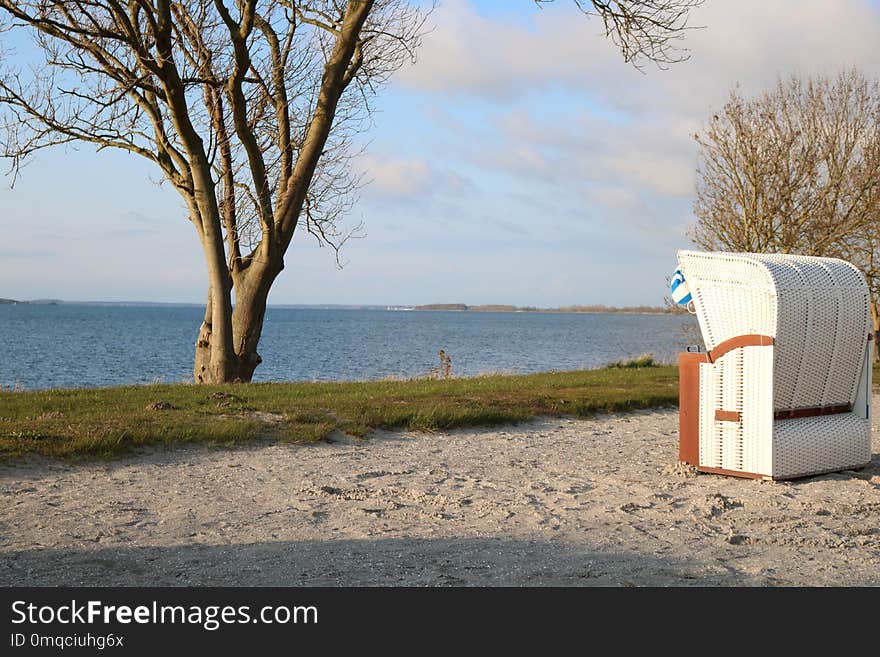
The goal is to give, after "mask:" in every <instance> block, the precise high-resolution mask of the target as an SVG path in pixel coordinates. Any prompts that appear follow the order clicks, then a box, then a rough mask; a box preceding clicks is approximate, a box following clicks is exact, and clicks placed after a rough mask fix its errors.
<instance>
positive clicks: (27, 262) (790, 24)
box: [0, 0, 880, 307]
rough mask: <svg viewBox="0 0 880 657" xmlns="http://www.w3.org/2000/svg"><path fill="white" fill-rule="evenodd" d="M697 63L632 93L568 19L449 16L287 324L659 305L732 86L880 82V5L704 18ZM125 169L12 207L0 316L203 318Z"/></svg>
mask: <svg viewBox="0 0 880 657" xmlns="http://www.w3.org/2000/svg"><path fill="white" fill-rule="evenodd" d="M691 23H692V24H693V25H696V26H701V29H696V30H693V31H691V32H690V33H689V34H688V35H687V38H686V40H685V42H684V44H683V45H685V46H687V47H688V48H689V49H690V59H689V60H688V61H686V62H682V63H678V64H674V65H672V66H671V67H670V68H669V69H668V70H659V69H658V68H657V67H655V66H653V65H651V64H647V65H645V67H644V71H643V72H640V71H638V70H636V69H635V68H633V67H632V66H631V65H629V64H626V63H624V62H623V60H622V57H621V55H620V52H619V51H618V50H617V49H616V48H615V46H614V45H613V44H612V43H611V42H610V41H608V40H606V39H604V38H603V37H602V36H601V25H600V24H599V22H598V21H597V19H595V18H588V17H586V16H584V15H583V14H581V13H580V12H579V11H578V10H577V9H576V8H575V6H574V3H573V2H572V1H570V0H558V1H557V2H556V3H555V4H550V5H546V6H544V7H543V8H538V7H536V6H535V4H534V3H533V2H531V1H530V0H443V2H442V3H441V4H440V6H439V7H438V8H437V9H436V10H435V11H434V13H433V14H432V15H431V17H430V19H429V24H430V27H431V32H430V33H429V34H427V35H426V36H425V38H424V41H423V44H422V47H421V49H420V50H419V54H418V61H417V63H416V64H415V65H413V66H407V67H406V68H404V69H403V70H401V71H400V72H399V73H398V74H397V75H396V76H395V77H394V79H393V80H392V81H391V83H390V84H389V86H388V87H387V88H386V89H385V90H384V91H383V92H382V94H381V95H380V97H379V98H378V99H377V102H376V109H377V112H376V115H375V125H374V126H373V128H372V129H371V130H370V132H369V134H368V136H367V141H368V143H367V148H366V152H365V154H364V155H363V156H362V157H361V158H360V159H359V160H358V163H357V166H358V167H359V168H360V169H361V170H362V171H363V172H364V174H365V176H366V178H368V179H369V180H370V181H371V182H370V184H369V185H368V186H367V187H366V188H365V189H363V190H362V192H361V195H360V200H359V202H358V204H357V205H356V207H355V208H354V210H353V212H352V214H351V216H350V217H349V218H348V220H347V221H348V222H349V223H350V224H351V225H354V224H357V223H358V222H361V221H362V222H363V223H364V226H365V230H364V236H363V238H362V239H358V240H353V241H350V242H349V243H348V244H347V245H346V246H345V248H344V250H343V252H342V260H343V262H345V266H344V267H343V268H342V269H338V268H337V267H336V263H335V259H334V256H333V253H332V252H331V251H330V249H328V248H318V247H317V246H316V245H315V243H314V241H313V239H311V238H310V237H309V236H307V235H305V234H300V235H298V236H297V237H295V238H294V242H293V244H292V246H291V249H290V251H288V254H287V258H286V268H285V270H284V272H283V273H282V274H281V276H280V277H279V279H278V280H277V281H276V282H275V285H274V286H273V289H272V292H271V294H270V298H269V301H270V303H275V304H300V303H302V304H388V305H411V304H421V303H467V304H480V303H503V304H514V305H521V306H525V305H531V306H541V307H552V306H560V305H570V304H598V303H601V304H606V305H616V306H626V305H641V304H647V305H660V304H661V303H662V300H663V295H664V294H665V292H666V278H667V276H668V275H669V274H670V273H671V271H672V270H673V269H674V268H675V253H676V250H677V249H680V248H688V247H689V246H690V243H689V240H688V237H687V230H688V227H689V226H690V225H691V224H692V223H693V222H694V217H693V214H692V206H693V198H694V185H695V180H696V164H697V149H696V144H695V142H694V139H693V135H694V133H695V132H696V131H698V130H700V129H701V127H702V126H703V125H704V124H705V122H706V120H707V119H708V117H710V116H711V114H712V112H713V111H715V110H717V109H719V108H720V107H721V106H722V105H723V103H724V101H725V99H726V97H727V95H728V94H729V91H730V89H731V87H732V86H733V85H735V84H739V85H740V86H741V88H742V90H743V92H744V93H745V94H747V95H749V94H754V93H757V92H759V91H761V90H762V89H764V88H766V87H768V86H770V85H772V84H773V83H774V81H775V80H776V78H777V77H778V76H784V77H787V76H790V75H793V74H796V75H810V74H815V73H825V74H832V75H833V74H835V73H836V72H837V71H838V70H840V69H841V68H844V67H851V66H856V67H858V68H859V69H860V70H861V71H862V72H863V73H865V74H866V75H869V76H878V75H880V58H878V57H877V54H876V44H877V43H880V6H878V3H877V2H869V1H866V0H837V1H835V2H827V0H821V1H819V0H774V2H765V1H762V0H736V1H734V0H708V1H707V2H706V3H705V5H703V6H702V7H700V8H698V9H697V10H695V11H694V12H693V15H692V18H691ZM157 180H158V173H157V171H154V170H153V169H152V168H151V166H150V164H149V163H148V162H146V161H142V160H141V159H140V158H138V157H136V156H133V155H127V154H123V153H118V152H116V153H112V152H109V151H103V152H101V153H95V152H94V150H93V149H91V148H89V147H82V148H81V149H79V150H77V151H72V150H69V149H68V150H55V151H51V152H50V151H44V152H42V153H40V154H39V155H38V157H37V158H36V159H35V160H34V161H33V162H32V163H31V164H30V165H29V166H28V167H27V168H26V169H25V170H24V171H23V175H22V177H21V178H20V179H19V180H18V181H17V183H16V185H15V187H14V188H12V189H10V187H9V183H10V182H11V181H10V180H9V179H5V180H4V181H3V184H2V187H0V236H2V237H0V297H9V298H17V299H35V298H58V299H65V300H97V301H123V300H129V301H135V300H136V301H165V302H197V303H200V302H202V300H203V299H204V298H205V296H206V275H205V271H204V264H203V261H202V253H201V249H200V247H199V244H198V239H197V237H196V234H195V230H194V228H193V227H192V225H191V224H190V223H189V222H188V221H187V220H186V213H185V211H184V210H183V206H182V204H181V201H180V200H179V197H178V196H177V195H176V193H175V192H174V191H173V189H171V188H170V186H168V185H165V186H159V185H157V184H156V181H157Z"/></svg>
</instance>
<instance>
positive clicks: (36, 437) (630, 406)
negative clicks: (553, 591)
mask: <svg viewBox="0 0 880 657" xmlns="http://www.w3.org/2000/svg"><path fill="white" fill-rule="evenodd" d="M677 401H678V370H677V368H675V367H670V366H656V365H653V363H652V366H647V365H640V366H628V365H625V366H617V367H609V368H606V369H602V370H586V371H577V372H548V373H542V374H530V375H524V376H510V375H492V376H480V377H474V378H460V379H456V378H453V379H444V380H437V379H414V380H409V381H368V382H345V383H252V384H237V385H225V386H197V385H188V384H176V385H150V386H125V387H116V388H98V389H82V388H81V389H72V390H40V391H32V392H9V391H0V458H3V457H6V458H11V457H19V456H23V455H26V454H41V455H45V456H58V457H67V458H81V457H112V456H115V455H118V454H121V453H124V452H126V451H128V450H130V449H131V448H133V447H137V446H140V445H157V444H165V445H172V444H180V443H193V442H198V443H206V444H210V445H234V444H240V443H244V442H247V441H251V440H254V439H256V438H268V439H272V440H278V441H295V442H313V441H318V440H322V439H323V438H325V437H326V436H327V435H328V434H329V433H330V432H332V431H334V430H339V431H343V432H346V433H349V434H352V435H355V436H363V435H365V434H366V433H367V432H368V431H369V430H370V429H374V428H386V429H415V430H441V429H452V428H456V427H472V426H489V425H498V424H505V423H514V422H521V421H524V420H529V419H531V418H534V417H536V416H540V415H550V416H558V415H575V416H581V417H585V416H590V415H593V414H595V413H604V412H618V411H630V410H634V409H639V408H650V407H657V406H669V405H675V404H676V403H677Z"/></svg>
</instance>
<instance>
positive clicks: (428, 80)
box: [399, 0, 880, 209]
mask: <svg viewBox="0 0 880 657" xmlns="http://www.w3.org/2000/svg"><path fill="white" fill-rule="evenodd" d="M435 21H436V28H435V29H434V30H433V32H431V34H429V35H428V36H426V37H425V42H424V44H423V47H422V50H421V51H420V53H419V61H418V63H417V64H416V65H415V66H413V67H410V68H407V69H406V70H404V71H402V72H401V74H400V76H399V82H400V84H402V85H403V86H405V87H406V88H408V89H411V90H416V91H418V92H421V93H424V94H428V95H431V96H434V97H436V98H438V104H441V105H442V104H445V105H447V106H449V105H454V104H455V103H458V104H464V103H462V98H463V97H464V99H465V101H466V100H467V99H471V100H473V101H477V102H479V103H481V107H483V106H485V108H486V109H485V110H484V111H485V112H486V113H487V114H488V118H487V120H486V121H485V123H486V125H487V126H489V127H486V128H484V129H483V130H482V131H481V132H480V131H477V132H476V135H475V134H474V127H473V126H470V125H467V127H466V129H467V131H468V133H469V134H468V136H467V138H466V139H461V140H458V141H460V142H463V143H459V144H458V145H457V146H456V147H455V148H457V149H458V151H459V153H458V154H459V155H462V154H463V155H464V157H465V158H466V159H467V160H468V161H470V162H471V163H473V164H474V165H476V166H478V167H481V168H489V169H495V170H500V171H503V172H506V173H507V174H509V175H512V176H516V177H521V178H524V179H525V178H527V179H528V180H530V181H536V180H540V181H544V182H549V183H553V184H556V185H563V186H568V187H569V188H572V186H574V185H576V184H577V181H580V184H582V185H583V184H586V185H587V186H588V187H590V185H592V184H595V185H596V189H593V188H592V187H590V188H589V189H587V190H586V195H587V196H588V197H589V198H591V199H592V200H593V201H595V202H598V203H600V204H602V205H604V206H607V207H608V208H610V209H621V208H624V207H626V206H627V201H626V199H627V198H629V199H632V198H634V197H635V196H637V195H643V194H649V195H650V194H654V195H657V196H658V197H663V198H679V199H687V198H689V197H690V196H691V195H692V193H693V188H694V175H695V174H694V169H695V165H696V146H695V144H694V141H693V134H694V132H695V131H697V130H699V129H700V127H701V126H702V124H703V122H704V121H705V120H706V118H707V117H708V116H709V113H710V112H711V111H712V109H713V108H715V109H717V108H718V107H720V106H721V105H722V104H723V103H724V101H725V99H726V97H727V94H728V92H729V90H730V89H731V87H732V86H733V85H734V84H735V83H740V84H741V86H742V88H743V90H744V91H745V92H746V93H754V92H755V91H758V90H760V89H761V88H763V87H766V86H768V85H770V84H772V83H773V81H774V80H775V79H776V78H777V77H778V76H780V75H781V76H788V75H792V74H812V73H830V74H833V73H835V72H836V71H838V70H840V69H841V68H845V67H850V66H858V67H860V68H861V69H862V70H863V71H864V72H865V73H867V74H874V75H876V74H877V73H878V72H880V59H878V58H877V57H876V44H878V43H880V7H878V6H877V5H872V4H869V3H866V2H861V1H859V0H839V1H837V2H832V3H829V2H827V1H824V0H787V1H775V2H769V3H768V2H764V1H762V0H743V1H741V2H737V3H731V2H719V1H713V2H707V3H705V5H703V6H702V7H700V8H698V9H697V10H696V11H695V12H694V14H693V17H692V21H691V23H692V24H693V25H700V26H705V28H704V29H694V30H692V31H690V32H689V33H688V35H687V38H686V40H685V42H684V45H686V46H687V47H688V48H689V49H690V50H691V58H690V60H689V61H686V62H683V63H679V64H675V65H672V66H671V67H670V69H669V70H666V71H660V70H657V69H655V68H653V67H652V66H650V65H648V66H646V68H645V71H646V73H645V74H642V73H639V72H638V71H636V70H635V69H634V68H633V67H632V66H630V65H627V64H625V63H624V62H623V61H622V58H621V56H620V54H619V52H617V50H616V49H615V47H614V45H613V44H612V43H611V42H610V41H608V40H607V39H604V38H602V37H601V36H600V32H601V25H600V24H599V23H598V21H597V19H596V18H595V17H593V18H588V17H586V16H584V15H583V14H581V13H580V12H578V11H577V10H576V9H575V8H574V4H573V3H557V4H554V5H549V6H547V7H546V8H545V9H544V10H543V11H541V10H536V11H535V12H534V13H533V15H532V18H531V21H525V22H523V21H520V22H515V21H514V20H513V19H510V18H499V17H493V18H487V17H485V16H480V15H479V14H478V13H477V12H476V10H475V9H474V7H473V6H472V4H469V3H467V2H465V1H464V0H450V1H449V2H447V3H445V4H444V5H442V6H441V7H440V9H439V10H438V11H437V12H436V14H435ZM558 93H563V94H566V95H567V96H568V97H569V98H571V99H572V101H571V102H570V103H569V105H574V104H577V105H580V107H581V109H579V110H577V112H576V114H575V115H573V116H572V115H568V116H561V117H554V118H551V119H549V120H548V119H547V117H546V116H545V110H546V108H547V107H548V106H549V107H551V108H552V107H553V106H554V103H555V102H556V99H555V95H556V94H558ZM441 97H442V98H443V99H444V100H443V101H442V102H440V101H439V99H440V98H441ZM455 99H459V100H458V101H456V100H455ZM433 113H434V115H436V116H438V117H440V118H439V119H438V123H437V125H438V129H439V130H441V131H443V130H446V131H448V132H449V134H450V139H449V142H450V143H455V142H456V139H455V135H456V134H457V133H458V132H460V131H461V128H460V129H458V130H457V129H456V128H455V126H456V122H455V121H452V120H450V119H449V117H448V116H447V115H444V114H443V112H442V110H441V109H434V110H433ZM457 124H458V125H459V126H465V125H466V123H465V122H462V121H458V123H457ZM609 190H615V191H614V192H611V191H609Z"/></svg>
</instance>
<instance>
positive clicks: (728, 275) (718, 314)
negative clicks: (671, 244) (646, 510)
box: [678, 251, 872, 479]
mask: <svg viewBox="0 0 880 657" xmlns="http://www.w3.org/2000/svg"><path fill="white" fill-rule="evenodd" d="M678 261H679V266H680V269H681V271H682V272H683V274H684V277H685V279H686V281H687V283H688V286H689V287H690V291H691V294H692V296H693V304H694V307H695V310H696V314H697V319H698V320H699V324H700V330H701V332H702V335H703V340H704V341H705V346H706V350H707V353H703V354H682V357H683V358H682V382H681V385H682V399H681V402H682V404H681V409H682V414H681V428H682V432H681V460H683V461H685V462H689V463H692V464H693V465H695V466H697V468H698V469H699V470H702V471H705V472H717V473H721V474H730V475H736V476H741V477H755V478H765V479H791V478H795V477H803V476H807V475H812V474H820V473H824V472H834V471H839V470H846V469H851V468H858V467H863V466H865V465H866V464H868V463H869V462H870V460H871V345H872V341H871V338H872V331H871V329H872V325H871V315H870V306H869V295H868V287H867V285H866V283H865V279H864V277H863V276H862V274H861V272H860V271H859V270H858V269H856V268H855V267H854V266H853V265H851V264H850V263H848V262H846V261H843V260H838V259H836V258H817V257H810V256H797V255H768V254H753V253H718V252H716V253H704V252H698V251H680V252H679V253H678ZM695 370H696V375H694V371H695ZM695 387H696V389H695ZM695 407H696V408H695ZM695 432H696V436H695V435H694V433H695ZM695 442H696V443H698V445H697V444H694V443H695ZM694 461H696V462H694Z"/></svg>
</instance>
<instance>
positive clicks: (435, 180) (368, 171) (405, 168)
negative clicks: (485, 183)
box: [355, 153, 474, 200]
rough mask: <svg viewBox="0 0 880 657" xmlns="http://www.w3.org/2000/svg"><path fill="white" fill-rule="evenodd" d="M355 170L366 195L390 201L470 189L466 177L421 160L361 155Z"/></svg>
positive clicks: (469, 182) (381, 155)
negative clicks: (390, 199) (362, 176)
mask: <svg viewBox="0 0 880 657" xmlns="http://www.w3.org/2000/svg"><path fill="white" fill-rule="evenodd" d="M355 166H356V168H357V169H359V170H361V171H363V172H364V176H365V179H366V182H367V190H368V193H369V194H371V195H373V196H377V195H378V196H380V197H384V198H392V199H395V198H397V199H410V200H411V199H413V198H414V197H422V198H424V197H425V196H433V195H436V194H442V193H444V192H453V193H458V194H462V193H467V192H469V191H471V190H472V189H473V187H474V185H473V183H472V182H471V181H470V180H468V179H467V178H466V177H464V176H462V175H460V174H458V173H456V172H455V171H451V170H449V169H438V168H435V167H434V166H432V165H431V164H429V163H428V162H427V161H426V160H424V159H419V158H414V159H406V158H399V157H396V156H394V155H390V154H388V153H384V154H364V155H362V156H361V157H360V158H359V159H358V161H357V163H356V164H355Z"/></svg>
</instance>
